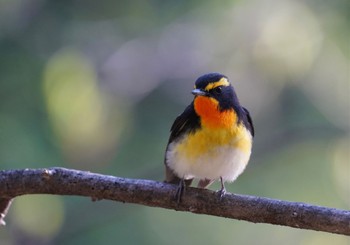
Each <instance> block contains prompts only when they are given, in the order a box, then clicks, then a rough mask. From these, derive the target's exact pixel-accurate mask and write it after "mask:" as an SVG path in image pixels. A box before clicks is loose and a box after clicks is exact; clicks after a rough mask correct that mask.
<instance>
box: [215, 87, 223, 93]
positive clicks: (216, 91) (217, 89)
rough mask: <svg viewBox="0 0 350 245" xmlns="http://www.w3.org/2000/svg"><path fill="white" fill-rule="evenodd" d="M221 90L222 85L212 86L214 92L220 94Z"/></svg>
mask: <svg viewBox="0 0 350 245" xmlns="http://www.w3.org/2000/svg"><path fill="white" fill-rule="evenodd" d="M221 92H222V87H221V86H219V87H216V88H214V93H216V94H221Z"/></svg>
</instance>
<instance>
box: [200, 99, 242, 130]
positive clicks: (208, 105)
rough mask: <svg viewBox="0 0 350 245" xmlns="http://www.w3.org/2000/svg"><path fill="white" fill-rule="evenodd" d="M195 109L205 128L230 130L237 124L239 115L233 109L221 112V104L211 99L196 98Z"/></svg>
mask: <svg viewBox="0 0 350 245" xmlns="http://www.w3.org/2000/svg"><path fill="white" fill-rule="evenodd" d="M194 109H195V111H196V112H197V114H198V115H199V116H200V117H201V123H202V125H203V126H205V127H209V128H222V129H224V128H226V129H230V128H232V126H233V125H234V123H236V122H237V114H236V113H235V111H234V110H233V109H231V110H225V111H220V110H219V102H218V101H217V100H215V99H213V98H210V97H204V96H198V97H196V98H195V100H194Z"/></svg>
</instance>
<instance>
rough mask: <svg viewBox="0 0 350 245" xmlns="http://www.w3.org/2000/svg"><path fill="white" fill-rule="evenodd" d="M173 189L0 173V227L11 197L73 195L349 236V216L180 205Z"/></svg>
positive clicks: (197, 193) (314, 209) (191, 193)
mask: <svg viewBox="0 0 350 245" xmlns="http://www.w3.org/2000/svg"><path fill="white" fill-rule="evenodd" d="M176 188H177V186H175V185H172V184H167V183H163V182H157V181H151V180H139V179H125V178H119V177H114V176H107V175H101V174H95V173H90V172H84V171H79V170H72V169H64V168H47V169H23V170H7V171H0V223H1V222H3V223H4V217H5V215H6V213H7V210H8V208H9V206H10V204H11V200H12V199H13V198H15V197H16V196H21V195H27V194H55V195H77V196H87V197H92V199H93V200H102V199H108V200H114V201H119V202H127V203H136V204H141V205H146V206H151V207H162V208H167V209H174V210H178V211H187V212H192V213H197V214H207V215H214V216H221V217H225V218H232V219H238V220H246V221H250V222H254V223H270V224H276V225H283V226H290V227H295V228H300V229H311V230H316V231H325V232H331V233H338V234H344V235H350V211H347V210H340V209H335V208H326V207H320V206H314V205H310V204H306V203H300V202H287V201H281V200H273V199H269V198H263V197H255V196H246V195H237V194H226V195H225V196H224V197H223V198H222V199H221V200H220V198H219V197H218V195H216V194H215V192H213V191H210V190H205V189H197V188H191V187H190V188H186V191H185V193H184V195H183V197H182V200H181V203H180V204H179V205H178V204H177V202H176V201H175V200H174V198H173V197H174V194H175V192H176Z"/></svg>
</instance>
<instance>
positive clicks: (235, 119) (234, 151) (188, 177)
mask: <svg viewBox="0 0 350 245" xmlns="http://www.w3.org/2000/svg"><path fill="white" fill-rule="evenodd" d="M192 94H193V95H194V98H193V101H192V102H191V103H190V105H188V106H187V107H186V108H185V110H184V111H183V112H182V114H180V115H179V116H178V117H177V118H176V119H175V121H174V123H173V125H172V127H171V129H170V137H169V141H168V144H167V147H166V151H165V157H164V164H165V182H167V183H172V184H177V185H178V187H177V190H176V194H175V198H176V199H177V202H178V203H179V202H180V201H181V197H182V195H183V192H184V189H185V187H188V186H190V185H191V183H192V181H193V180H194V179H196V180H198V184H197V187H198V188H208V187H209V186H210V185H211V184H212V183H213V182H214V181H216V180H219V181H220V182H221V189H220V190H218V191H217V192H218V193H219V197H220V200H221V199H222V198H223V196H224V195H225V194H226V188H225V182H233V181H235V180H236V179H237V177H238V176H239V175H240V174H241V173H242V172H243V171H244V169H245V168H246V166H247V164H248V161H249V159H250V155H251V151H252V144H253V137H254V126H253V121H252V118H251V116H250V114H249V111H248V110H247V109H246V108H245V107H243V106H241V104H240V102H239V100H238V97H237V94H236V92H235V89H234V87H233V86H232V84H231V82H230V81H229V79H228V78H227V76H225V75H223V74H220V73H208V74H205V75H202V76H200V77H199V78H198V79H197V80H196V81H195V85H194V89H193V90H192Z"/></svg>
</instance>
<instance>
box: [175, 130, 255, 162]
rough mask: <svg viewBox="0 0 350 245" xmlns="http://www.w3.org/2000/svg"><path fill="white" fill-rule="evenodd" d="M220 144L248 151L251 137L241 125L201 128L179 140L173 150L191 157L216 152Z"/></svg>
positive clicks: (250, 145)
mask: <svg viewBox="0 0 350 245" xmlns="http://www.w3.org/2000/svg"><path fill="white" fill-rule="evenodd" d="M221 146H223V147H232V148H233V149H239V150H241V151H243V152H246V153H248V152H250V151H251V147H252V137H251V135H250V133H249V132H248V131H247V130H246V129H245V128H244V127H243V125H239V126H237V127H235V128H231V129H213V128H202V129H201V130H197V132H195V133H194V134H190V135H188V136H187V137H186V138H184V139H183V140H182V141H181V142H179V144H178V145H177V147H176V148H177V149H175V150H176V151H177V152H178V154H181V155H184V156H186V157H188V158H190V159H193V158H197V157H199V156H201V155H204V154H209V155H211V154H216V153H217V152H216V149H217V147H221Z"/></svg>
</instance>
